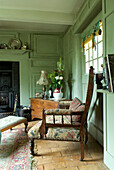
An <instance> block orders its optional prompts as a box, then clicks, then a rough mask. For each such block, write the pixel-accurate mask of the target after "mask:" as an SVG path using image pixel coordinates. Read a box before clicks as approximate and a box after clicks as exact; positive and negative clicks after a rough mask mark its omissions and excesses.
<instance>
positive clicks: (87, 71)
mask: <svg viewBox="0 0 114 170" xmlns="http://www.w3.org/2000/svg"><path fill="white" fill-rule="evenodd" d="M86 74H89V63H86Z"/></svg>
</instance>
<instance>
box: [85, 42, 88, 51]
mask: <svg viewBox="0 0 114 170" xmlns="http://www.w3.org/2000/svg"><path fill="white" fill-rule="evenodd" d="M87 49H88V43H87V44H85V51H86V50H87Z"/></svg>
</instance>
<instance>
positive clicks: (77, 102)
mask: <svg viewBox="0 0 114 170" xmlns="http://www.w3.org/2000/svg"><path fill="white" fill-rule="evenodd" d="M81 104H82V102H81V100H79V99H78V98H77V97H75V98H74V99H73V101H72V102H71V103H70V107H69V110H72V111H74V110H76V109H77V108H78V107H79V106H80V105H81Z"/></svg>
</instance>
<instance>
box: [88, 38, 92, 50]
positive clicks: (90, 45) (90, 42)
mask: <svg viewBox="0 0 114 170" xmlns="http://www.w3.org/2000/svg"><path fill="white" fill-rule="evenodd" d="M90 47H92V40H91V41H89V48H90Z"/></svg>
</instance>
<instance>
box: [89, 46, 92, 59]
mask: <svg viewBox="0 0 114 170" xmlns="http://www.w3.org/2000/svg"><path fill="white" fill-rule="evenodd" d="M89 59H90V60H92V48H90V49H89Z"/></svg>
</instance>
